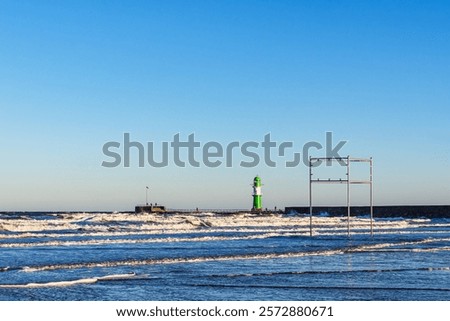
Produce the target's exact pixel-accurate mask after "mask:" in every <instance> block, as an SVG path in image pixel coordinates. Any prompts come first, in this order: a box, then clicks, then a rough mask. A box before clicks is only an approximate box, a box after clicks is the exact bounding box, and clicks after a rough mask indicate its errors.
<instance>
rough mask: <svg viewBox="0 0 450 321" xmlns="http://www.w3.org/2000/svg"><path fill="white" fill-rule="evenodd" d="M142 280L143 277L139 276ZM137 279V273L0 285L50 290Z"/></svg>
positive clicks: (3, 285) (1, 285)
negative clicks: (52, 288)
mask: <svg viewBox="0 0 450 321" xmlns="http://www.w3.org/2000/svg"><path fill="white" fill-rule="evenodd" d="M139 277H140V278H142V276H139ZM134 278H136V273H128V274H112V275H106V276H100V277H93V278H84V279H78V280H70V281H51V282H45V283H26V284H0V288H48V287H66V286H73V285H80V284H92V283H97V282H99V281H113V280H114V281H117V280H128V279H134Z"/></svg>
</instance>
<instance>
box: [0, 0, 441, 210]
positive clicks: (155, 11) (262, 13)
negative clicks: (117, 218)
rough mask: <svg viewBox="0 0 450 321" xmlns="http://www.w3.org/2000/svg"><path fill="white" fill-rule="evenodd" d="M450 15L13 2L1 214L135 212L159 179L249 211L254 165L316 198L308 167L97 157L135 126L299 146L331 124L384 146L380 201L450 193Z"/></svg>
mask: <svg viewBox="0 0 450 321" xmlns="http://www.w3.org/2000/svg"><path fill="white" fill-rule="evenodd" d="M449 17H450V3H449V2H447V1H432V2H425V1H377V2H372V1H1V2H0V41H1V44H2V45H1V46H0V76H1V77H0V114H1V118H0V124H1V126H0V144H1V146H2V157H1V158H0V177H1V184H0V210H130V209H132V208H133V207H134V205H135V204H136V203H141V202H142V201H144V200H145V186H147V185H148V186H150V187H151V191H150V200H151V201H152V202H158V203H164V204H165V205H167V206H168V207H171V208H195V207H202V208H248V207H250V206H251V188H250V183H251V181H252V179H253V177H254V176H255V175H256V174H259V175H260V176H261V177H262V179H263V183H264V186H263V194H264V195H263V205H264V206H266V207H274V206H278V207H284V206H290V205H305V204H307V202H308V194H307V193H308V181H307V171H308V169H307V167H305V166H303V165H301V166H298V167H296V168H284V166H277V167H276V168H269V167H267V166H265V165H263V164H262V165H260V166H258V167H257V168H251V169H245V168H240V167H238V166H234V167H233V168H226V167H224V166H222V167H219V168H206V167H205V166H201V167H200V168H192V167H187V168H177V167H175V166H173V165H171V166H169V167H167V168H159V169H158V168H152V167H150V166H146V167H144V168H139V167H138V166H136V162H135V163H134V166H131V167H130V168H124V167H118V168H104V167H102V166H101V163H102V161H104V160H107V158H106V157H105V156H104V155H103V154H102V146H103V144H104V143H105V142H108V141H121V140H122V139H123V133H125V132H128V133H130V135H131V137H132V139H134V140H136V141H139V142H142V143H145V142H148V141H154V142H155V144H156V146H160V145H159V142H161V141H170V140H171V139H172V138H173V136H174V135H175V134H176V133H180V136H181V137H182V138H184V139H187V136H188V135H189V134H191V133H195V136H196V138H197V139H198V140H199V141H201V142H202V143H205V142H208V141H218V142H221V143H223V144H227V143H229V142H231V141H240V142H245V141H249V140H252V141H258V142H260V141H262V139H263V137H264V135H265V134H267V133H271V136H272V139H274V140H275V141H277V142H282V141H292V142H293V143H294V147H295V149H296V151H301V147H302V146H303V144H305V143H306V142H308V141H318V142H321V143H322V144H323V143H324V140H325V132H327V131H331V132H333V134H334V139H335V140H336V141H339V140H347V141H348V143H347V144H346V145H345V147H344V148H343V149H342V153H343V154H344V155H347V154H350V155H353V156H360V157H368V156H372V157H373V158H374V163H375V204H379V205H383V204H449V203H450V170H449V169H450V129H449V125H450V76H449V75H450V39H449V38H450V19H449ZM313 156H324V155H323V153H322V152H317V153H316V154H314V155H313ZM281 163H282V162H281ZM341 190H342V188H341V187H339V186H337V187H336V186H335V187H320V189H319V190H318V191H317V193H316V194H315V195H316V197H315V202H316V203H317V204H330V205H333V204H341V203H343V202H344V201H345V198H343V197H340V196H341V195H340V194H339V193H341V192H342V191H341ZM366 192H367V190H365V189H364V188H362V190H361V189H360V188H357V187H356V188H355V197H354V203H355V204H365V203H367V193H366ZM337 196H339V197H337Z"/></svg>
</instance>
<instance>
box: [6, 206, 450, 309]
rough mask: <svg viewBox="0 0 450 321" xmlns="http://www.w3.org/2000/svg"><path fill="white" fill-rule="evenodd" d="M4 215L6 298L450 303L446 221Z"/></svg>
mask: <svg viewBox="0 0 450 321" xmlns="http://www.w3.org/2000/svg"><path fill="white" fill-rule="evenodd" d="M309 228H310V220H309V217H304V216H299V215H284V214H278V213H274V214H263V215H261V214H252V213H236V214H215V213H178V214H130V213H9V214H8V213H6V214H0V300H11V301H12V300H450V219H428V218H418V219H404V218H391V219H381V218H375V220H374V225H373V232H374V234H373V236H371V234H370V219H369V218H367V217H352V218H351V220H350V235H347V219H346V218H343V217H327V216H320V217H314V218H313V236H312V237H311V236H310V230H309Z"/></svg>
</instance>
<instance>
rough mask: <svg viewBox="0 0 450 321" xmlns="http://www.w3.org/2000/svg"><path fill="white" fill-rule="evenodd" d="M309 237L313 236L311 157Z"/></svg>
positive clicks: (310, 166)
mask: <svg viewBox="0 0 450 321" xmlns="http://www.w3.org/2000/svg"><path fill="white" fill-rule="evenodd" d="M309 236H312V162H311V156H309Z"/></svg>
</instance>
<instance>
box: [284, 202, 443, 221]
mask: <svg viewBox="0 0 450 321" xmlns="http://www.w3.org/2000/svg"><path fill="white" fill-rule="evenodd" d="M350 211H351V215H352V216H362V215H368V214H369V213H370V208H369V206H352V207H351V210H350ZM285 213H298V214H306V215H309V206H289V207H285ZM324 213H326V214H328V215H330V216H346V215H347V206H314V207H313V215H319V214H324ZM373 216H374V218H377V217H407V218H419V217H427V218H447V217H448V218H450V205H383V206H374V207H373Z"/></svg>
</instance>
